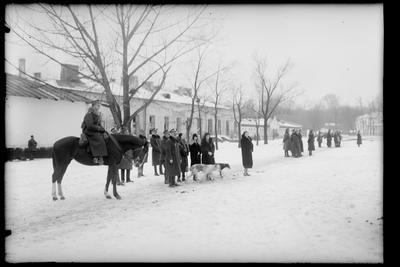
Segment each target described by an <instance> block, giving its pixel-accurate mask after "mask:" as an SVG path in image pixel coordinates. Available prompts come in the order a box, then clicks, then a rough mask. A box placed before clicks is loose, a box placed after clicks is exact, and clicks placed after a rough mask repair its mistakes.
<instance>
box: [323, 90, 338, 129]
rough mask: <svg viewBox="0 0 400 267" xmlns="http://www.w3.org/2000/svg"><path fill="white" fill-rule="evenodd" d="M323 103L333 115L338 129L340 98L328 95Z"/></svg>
mask: <svg viewBox="0 0 400 267" xmlns="http://www.w3.org/2000/svg"><path fill="white" fill-rule="evenodd" d="M322 103H324V104H325V107H326V109H327V110H328V111H329V112H330V114H331V115H332V114H333V121H334V123H335V127H337V117H338V108H339V97H338V96H337V95H335V94H327V95H325V96H324V97H323V98H322ZM331 118H332V117H331V116H329V119H331Z"/></svg>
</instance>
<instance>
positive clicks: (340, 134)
mask: <svg viewBox="0 0 400 267" xmlns="http://www.w3.org/2000/svg"><path fill="white" fill-rule="evenodd" d="M341 144H342V131H340V130H338V147H340V145H341Z"/></svg>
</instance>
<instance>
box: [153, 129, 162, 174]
mask: <svg viewBox="0 0 400 267" xmlns="http://www.w3.org/2000/svg"><path fill="white" fill-rule="evenodd" d="M151 133H152V135H151V138H150V144H151V147H152V151H151V164H152V165H153V166H154V175H155V176H158V175H159V174H158V172H157V166H160V167H159V169H160V174H163V170H162V164H161V163H160V156H161V137H160V136H159V135H158V134H157V129H152V130H151Z"/></svg>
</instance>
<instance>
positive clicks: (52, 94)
mask: <svg viewBox="0 0 400 267" xmlns="http://www.w3.org/2000/svg"><path fill="white" fill-rule="evenodd" d="M6 94H7V95H13V96H22V97H33V98H37V99H52V100H64V101H71V102H75V101H78V102H86V103H89V102H90V101H91V100H90V99H89V98H86V97H84V96H82V95H80V94H76V93H74V92H72V91H69V90H62V89H60V88H59V87H57V86H52V84H48V83H44V82H39V81H36V80H32V79H27V78H22V77H19V76H17V75H13V74H9V73H6Z"/></svg>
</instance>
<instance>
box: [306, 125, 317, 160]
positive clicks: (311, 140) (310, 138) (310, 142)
mask: <svg viewBox="0 0 400 267" xmlns="http://www.w3.org/2000/svg"><path fill="white" fill-rule="evenodd" d="M314 138H315V137H314V131H313V130H310V132H309V134H308V140H307V143H308V155H310V156H311V155H312V151H313V150H315V146H314Z"/></svg>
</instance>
